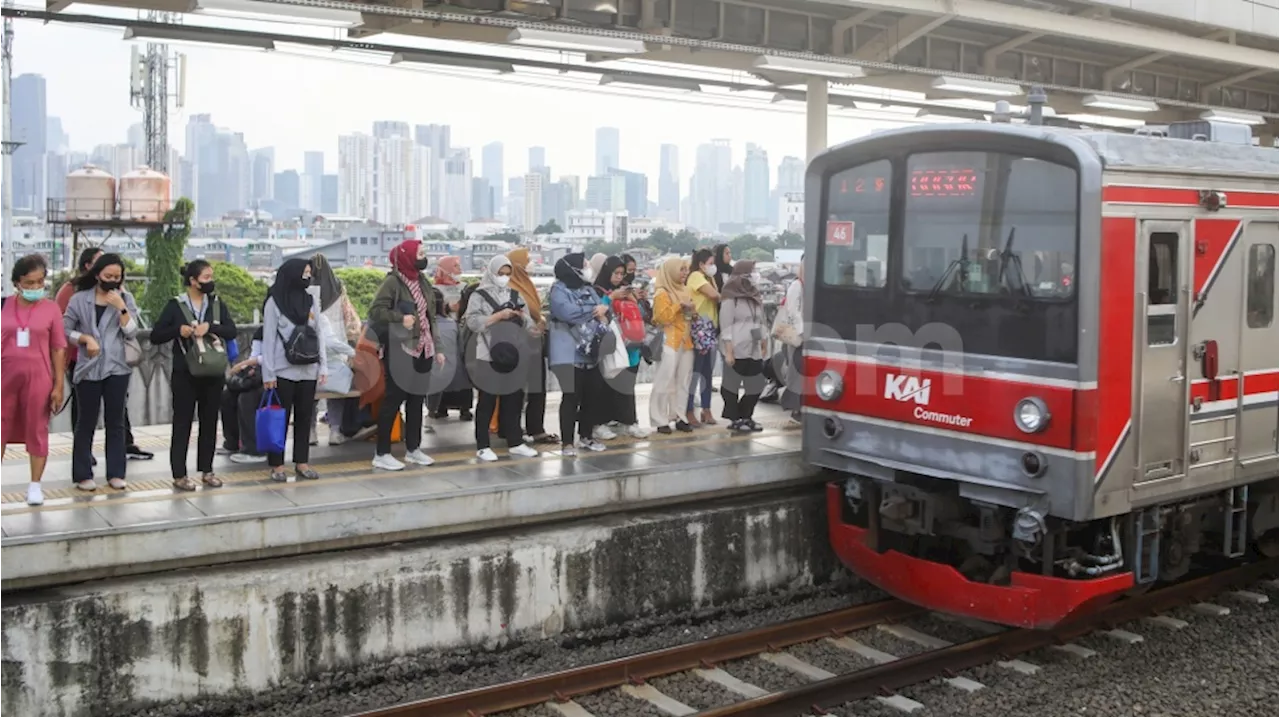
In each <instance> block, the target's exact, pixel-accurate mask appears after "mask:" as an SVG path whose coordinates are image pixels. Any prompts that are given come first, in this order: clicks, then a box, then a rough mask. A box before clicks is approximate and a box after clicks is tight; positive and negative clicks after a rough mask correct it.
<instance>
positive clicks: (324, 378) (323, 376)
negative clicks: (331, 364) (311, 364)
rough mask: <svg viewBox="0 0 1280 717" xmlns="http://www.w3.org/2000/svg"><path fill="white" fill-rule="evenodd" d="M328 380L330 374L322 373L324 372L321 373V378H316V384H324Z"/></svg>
mask: <svg viewBox="0 0 1280 717" xmlns="http://www.w3.org/2000/svg"><path fill="white" fill-rule="evenodd" d="M328 381H329V374H327V373H322V374H320V378H318V379H316V385H317V386H323V385H325V383H327V382H328Z"/></svg>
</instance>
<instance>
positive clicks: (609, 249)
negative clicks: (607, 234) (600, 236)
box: [582, 241, 627, 260]
mask: <svg viewBox="0 0 1280 717" xmlns="http://www.w3.org/2000/svg"><path fill="white" fill-rule="evenodd" d="M626 250H627V245H626V244H623V243H622V242H602V241H593V242H591V243H590V244H587V245H586V246H584V247H583V248H582V253H584V254H586V255H587V259H588V260H590V259H591V257H593V256H595V255H596V254H604V255H605V256H621V255H622V253H623V252H625V251H626Z"/></svg>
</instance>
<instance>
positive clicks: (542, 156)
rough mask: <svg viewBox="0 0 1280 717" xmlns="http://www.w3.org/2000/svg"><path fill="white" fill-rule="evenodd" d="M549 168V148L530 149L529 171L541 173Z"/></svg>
mask: <svg viewBox="0 0 1280 717" xmlns="http://www.w3.org/2000/svg"><path fill="white" fill-rule="evenodd" d="M546 168H547V148H546V147H530V148H529V171H530V172H541V171H542V170H544V169H546Z"/></svg>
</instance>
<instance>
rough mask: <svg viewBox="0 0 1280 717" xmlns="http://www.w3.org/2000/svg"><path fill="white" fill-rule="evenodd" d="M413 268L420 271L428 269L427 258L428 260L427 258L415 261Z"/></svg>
mask: <svg viewBox="0 0 1280 717" xmlns="http://www.w3.org/2000/svg"><path fill="white" fill-rule="evenodd" d="M413 268H415V269H417V270H418V271H422V270H423V269H426V268H427V260H426V259H418V260H417V261H415V262H413Z"/></svg>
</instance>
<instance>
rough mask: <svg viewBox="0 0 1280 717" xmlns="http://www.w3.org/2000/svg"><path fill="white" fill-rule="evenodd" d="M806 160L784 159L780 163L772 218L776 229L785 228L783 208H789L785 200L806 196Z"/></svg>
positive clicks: (773, 198)
mask: <svg viewBox="0 0 1280 717" xmlns="http://www.w3.org/2000/svg"><path fill="white" fill-rule="evenodd" d="M804 170H805V165H804V160H803V159H800V158H799V157H783V158H782V161H781V162H779V163H778V184H777V186H776V187H774V189H773V194H772V201H771V202H770V204H771V205H772V206H773V207H774V209H773V215H772V216H771V217H770V220H771V222H772V224H773V225H774V226H776V227H780V228H785V227H786V226H787V220H786V216H785V212H784V211H783V210H782V208H783V207H785V206H788V205H787V204H786V203H785V202H783V200H784V199H785V198H786V197H788V196H793V195H799V196H801V197H803V196H804Z"/></svg>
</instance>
